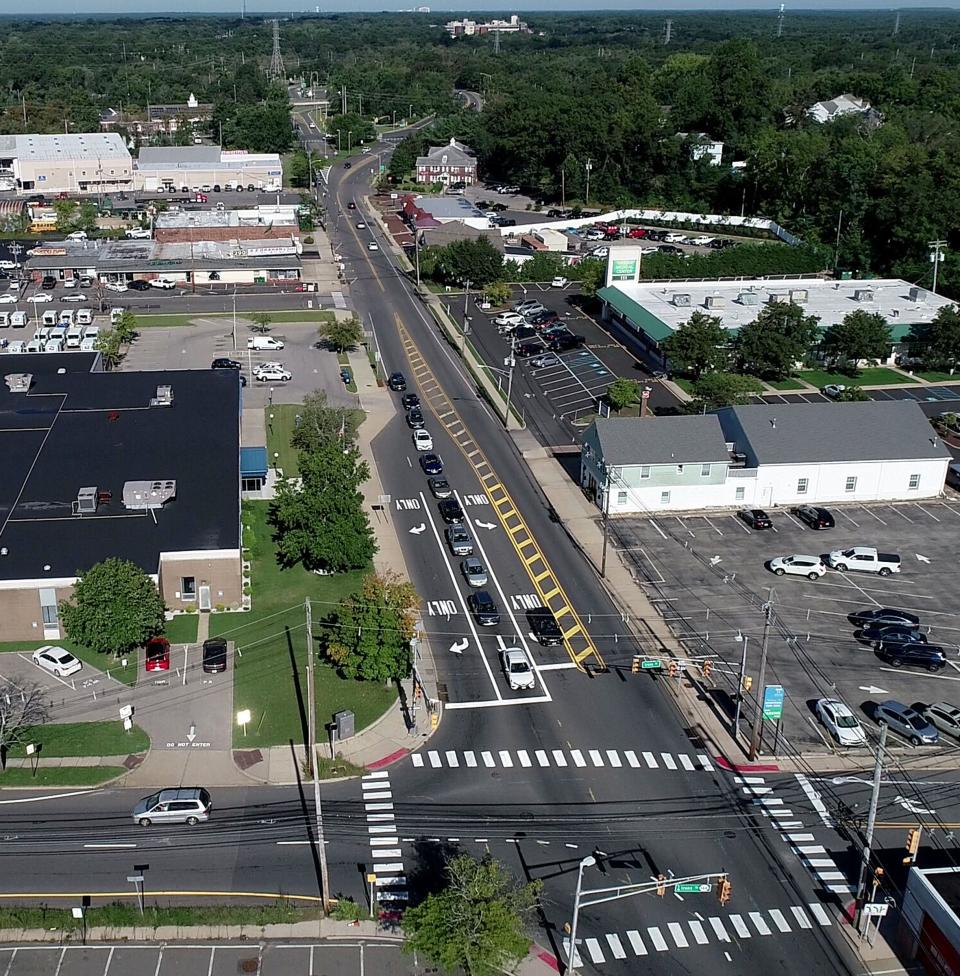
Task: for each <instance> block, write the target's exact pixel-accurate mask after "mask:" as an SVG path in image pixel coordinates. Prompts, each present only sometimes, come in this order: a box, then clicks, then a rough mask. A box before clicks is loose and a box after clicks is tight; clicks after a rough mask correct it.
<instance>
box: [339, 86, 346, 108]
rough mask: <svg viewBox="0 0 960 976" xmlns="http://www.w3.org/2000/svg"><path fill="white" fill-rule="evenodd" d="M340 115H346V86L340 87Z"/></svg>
mask: <svg viewBox="0 0 960 976" xmlns="http://www.w3.org/2000/svg"><path fill="white" fill-rule="evenodd" d="M340 114H341V115H346V114H347V86H346V85H341V86H340Z"/></svg>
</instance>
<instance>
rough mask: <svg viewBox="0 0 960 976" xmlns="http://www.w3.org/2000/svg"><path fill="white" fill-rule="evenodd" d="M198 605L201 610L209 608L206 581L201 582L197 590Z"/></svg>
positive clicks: (208, 590) (208, 592) (208, 588)
mask: <svg viewBox="0 0 960 976" xmlns="http://www.w3.org/2000/svg"><path fill="white" fill-rule="evenodd" d="M198 599H199V604H198V605H199V607H200V609H201V610H209V609H210V587H209V586H207V584H206V583H201V584H200V587H199V590H198Z"/></svg>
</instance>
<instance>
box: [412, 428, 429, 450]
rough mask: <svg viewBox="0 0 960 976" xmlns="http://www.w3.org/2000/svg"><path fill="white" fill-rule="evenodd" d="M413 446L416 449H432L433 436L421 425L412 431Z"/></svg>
mask: <svg viewBox="0 0 960 976" xmlns="http://www.w3.org/2000/svg"><path fill="white" fill-rule="evenodd" d="M413 446H414V447H415V448H416V449H417V450H418V451H432V450H433V438H432V437H431V436H430V434H429V433H428V432H427V431H425V430H424V429H423V428H422V427H421V428H420V429H419V430H415V431H414V432H413Z"/></svg>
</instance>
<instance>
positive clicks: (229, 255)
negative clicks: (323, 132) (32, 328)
mask: <svg viewBox="0 0 960 976" xmlns="http://www.w3.org/2000/svg"><path fill="white" fill-rule="evenodd" d="M301 250H302V245H301V243H300V240H299V238H293V237H286V238H284V237H278V238H270V239H266V240H256V239H255V240H237V239H229V240H222V241H209V240H196V241H181V242H177V243H170V244H163V243H161V242H160V241H155V240H144V241H140V240H133V241H126V240H122V241H119V240H118V241H59V242H56V243H55V244H53V245H49V246H45V247H41V248H38V249H36V250H35V251H34V252H33V254H31V255H30V256H29V258H27V260H26V262H25V271H26V273H27V274H28V275H30V276H31V277H32V278H33V279H34V280H40V279H41V278H43V277H44V275H52V276H53V277H54V278H57V279H58V280H60V281H63V280H67V279H70V278H76V277H81V276H83V275H87V276H90V277H98V278H99V279H100V281H101V282H130V281H137V280H141V281H149V280H150V279H151V278H167V279H172V280H174V281H177V282H182V283H183V286H184V287H192V286H198V285H204V286H209V285H211V284H214V283H215V284H219V285H227V284H262V285H287V286H289V285H290V283H291V282H299V278H300V274H301V261H300V253H301Z"/></svg>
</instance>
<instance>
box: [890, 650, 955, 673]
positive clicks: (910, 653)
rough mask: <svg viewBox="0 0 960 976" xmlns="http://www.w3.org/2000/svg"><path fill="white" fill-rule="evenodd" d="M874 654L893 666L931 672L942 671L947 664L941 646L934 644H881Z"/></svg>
mask: <svg viewBox="0 0 960 976" xmlns="http://www.w3.org/2000/svg"><path fill="white" fill-rule="evenodd" d="M874 654H876V655H877V657H878V658H880V660H881V661H886V663H887V664H889V665H891V666H892V667H894V668H902V667H903V666H904V665H906V666H907V667H908V668H923V669H924V671H929V672H930V673H931V674H936V673H937V672H939V671H942V670H943V669H944V668H945V667H946V666H947V657H946V655H945V654H944V652H943V648H942V647H937V646H936V645H935V644H921V643H911V644H881V645H880V646H879V647H878V648H877V649H876V650H875V651H874Z"/></svg>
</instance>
